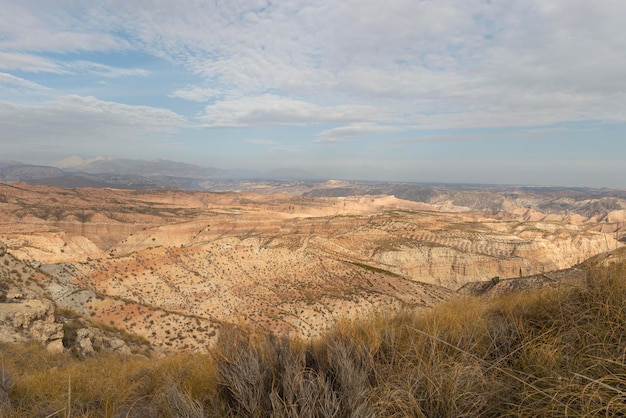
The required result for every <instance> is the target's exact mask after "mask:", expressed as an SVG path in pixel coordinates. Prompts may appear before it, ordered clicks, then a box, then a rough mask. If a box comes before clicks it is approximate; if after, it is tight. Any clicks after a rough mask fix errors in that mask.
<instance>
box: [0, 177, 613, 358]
mask: <svg viewBox="0 0 626 418" xmlns="http://www.w3.org/2000/svg"><path fill="white" fill-rule="evenodd" d="M330 186H332V187H338V186H342V187H344V186H345V185H343V184H336V183H333V184H331V185H330ZM481 193H482V192H481ZM484 199H486V197H485V196H483V195H482V194H480V193H479V194H478V195H477V196H476V197H475V199H474V200H475V201H476V202H478V203H476V205H477V206H480V205H481V204H482V203H480V202H483V201H484ZM523 199H530V198H527V197H524V196H517V197H516V200H523ZM470 200H471V199H469V198H468V197H466V198H464V199H462V200H459V199H457V200H456V201H454V200H452V201H450V200H447V201H438V202H437V203H432V202H431V203H425V202H416V201H409V200H403V199H399V198H397V197H394V196H389V195H384V194H380V195H354V196H344V197H310V196H302V195H290V194H273V195H270V194H255V193H230V192H229V193H207V192H186V191H180V190H158V191H128V190H126V191H123V190H114V189H72V190H67V189H57V188H51V187H44V186H28V185H23V184H13V185H0V213H1V215H2V219H3V221H2V222H0V242H3V243H4V244H5V245H6V247H7V249H6V251H7V253H8V254H9V255H10V256H11V257H15V259H16V260H20V262H23V263H27V264H29V265H32V266H36V267H37V268H38V269H39V271H40V272H41V275H38V276H36V277H35V278H34V279H33V280H34V281H35V282H37V283H38V284H39V285H40V286H41V288H42V289H45V292H47V294H48V295H49V296H50V297H51V298H52V299H53V300H54V301H55V303H57V304H58V305H59V306H62V307H65V308H68V309H71V310H73V311H76V312H78V313H80V314H81V315H83V316H84V317H85V318H88V319H89V318H90V319H95V320H98V321H100V322H101V323H104V324H107V325H108V326H115V327H118V328H121V329H123V330H125V331H127V332H129V333H132V334H136V335H139V336H141V337H143V338H145V339H147V340H148V341H150V342H151V343H153V344H155V345H157V346H159V347H161V348H163V349H170V350H194V351H202V350H205V349H206V348H207V347H208V346H209V345H210V344H211V342H212V341H213V340H214V339H215V337H216V335H217V334H218V333H219V329H220V327H221V326H222V324H224V323H231V322H240V323H244V324H248V325H251V326H253V327H258V328H262V329H266V330H270V331H273V332H277V333H292V334H297V335H300V336H303V337H312V336H316V335H319V334H320V333H321V332H323V331H324V330H326V329H328V328H329V327H330V326H332V325H333V324H334V323H336V321H337V320H338V319H340V318H350V317H359V316H362V315H364V314H367V313H370V312H372V311H375V310H377V309H394V308H399V307H402V306H412V307H418V308H420V307H421V308H427V307H430V306H433V305H434V304H436V303H439V302H440V301H442V300H446V299H449V298H450V297H453V296H454V295H455V291H456V290H457V289H458V288H460V287H462V286H464V285H466V284H467V283H470V282H474V281H481V280H489V279H491V278H493V277H496V276H497V277H500V278H502V279H507V278H516V277H520V276H528V275H533V274H545V273H548V272H550V271H553V270H556V269H564V268H569V267H571V266H574V265H576V264H578V263H580V262H581V261H583V260H585V259H587V258H589V257H591V256H594V255H596V254H599V253H602V252H605V251H610V250H614V249H616V248H619V247H621V246H622V244H621V242H619V240H618V239H616V238H619V236H618V234H616V231H619V225H620V222H621V219H622V218H621V217H620V216H619V215H620V213H621V212H619V210H615V211H611V212H607V213H605V214H604V215H599V214H595V215H593V216H591V217H585V216H584V215H582V214H578V213H575V214H572V213H571V212H569V211H567V210H563V211H562V212H560V213H548V214H545V213H542V212H540V211H539V210H538V206H539V205H538V204H535V205H534V206H531V207H530V208H529V207H525V208H520V207H511V208H510V211H496V212H493V211H485V210H475V209H473V208H470V207H466V206H458V205H457V204H460V203H463V204H465V203H468V202H470ZM527 201H529V200H527ZM85 329H87V328H85ZM86 335H89V332H87V331H81V333H80V336H79V335H78V334H76V338H77V339H78V340H79V341H85V339H84V337H85V336H86ZM88 338H89V340H90V342H91V344H92V346H94V347H95V346H96V345H97V342H96V338H95V337H91V336H90V337H88ZM78 345H79V346H82V345H85V347H87V348H86V350H88V346H89V344H87V343H86V342H85V343H84V344H81V343H79V344H78ZM105 345H106V344H105Z"/></svg>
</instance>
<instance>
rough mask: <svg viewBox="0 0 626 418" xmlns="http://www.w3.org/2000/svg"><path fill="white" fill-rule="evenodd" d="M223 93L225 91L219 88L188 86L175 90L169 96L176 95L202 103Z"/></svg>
mask: <svg viewBox="0 0 626 418" xmlns="http://www.w3.org/2000/svg"><path fill="white" fill-rule="evenodd" d="M222 95H223V92H222V91H220V90H218V89H214V88H204V87H196V86H189V87H187V88H184V89H178V90H176V91H174V92H173V93H172V94H170V95H169V97H176V98H179V99H184V100H190V101H192V102H200V103H202V102H207V101H209V100H210V99H212V98H215V97H221V96H222Z"/></svg>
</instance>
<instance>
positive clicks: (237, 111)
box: [201, 94, 380, 127]
mask: <svg viewBox="0 0 626 418" xmlns="http://www.w3.org/2000/svg"><path fill="white" fill-rule="evenodd" d="M379 117H380V114H379V112H377V110H376V109H375V108H374V107H370V106H359V105H340V106H319V105H315V104H312V103H309V102H306V101H303V100H297V99H291V98H287V97H281V96H277V95H271V94H266V95H262V96H250V97H243V98H239V99H231V100H221V101H218V102H216V103H215V104H212V105H208V106H206V108H205V112H204V115H203V116H202V118H201V119H202V120H203V121H204V126H205V127H259V126H281V125H316V124H322V123H339V122H343V123H345V122H355V121H361V120H363V119H372V120H376V119H378V118H379Z"/></svg>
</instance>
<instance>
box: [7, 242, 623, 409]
mask: <svg viewBox="0 0 626 418" xmlns="http://www.w3.org/2000/svg"><path fill="white" fill-rule="evenodd" d="M578 269H579V270H580V271H581V272H582V273H583V274H582V276H581V277H580V278H579V279H580V280H577V281H576V282H571V283H564V284H561V285H557V286H556V287H554V288H550V289H542V290H534V291H525V292H518V293H513V294H508V295H500V296H497V295H496V296H494V297H492V298H488V299H485V298H478V297H469V296H468V297H463V298H460V299H459V298H457V299H455V300H452V301H449V302H444V303H442V304H439V305H438V306H436V307H435V308H434V309H432V310H429V311H415V310H412V309H408V310H403V311H401V312H395V313H394V312H381V313H378V314H377V315H374V316H369V317H367V318H361V319H360V320H358V321H354V322H349V323H347V322H342V323H340V324H339V325H338V326H335V327H333V328H332V329H331V330H330V331H328V332H326V333H324V334H323V335H321V336H320V337H318V338H315V339H313V340H308V341H303V340H300V339H297V338H278V337H276V336H275V335H273V334H263V333H260V334H259V333H256V332H254V331H251V330H249V329H241V328H231V327H226V328H224V329H223V330H222V332H221V334H220V337H219V340H218V341H217V344H216V345H215V346H214V347H213V348H212V349H211V350H210V351H209V353H208V354H207V355H201V354H194V355H185V354H179V355H173V356H169V357H167V358H164V359H161V360H155V359H150V360H148V359H146V358H145V357H142V356H131V357H129V356H124V357H121V356H120V355H118V354H109V353H97V354H96V355H94V356H93V357H91V358H90V359H88V360H86V361H78V360H75V359H72V358H70V357H67V356H66V355H59V354H56V355H54V354H50V353H47V352H45V351H44V350H43V349H42V348H40V347H39V346H37V345H28V346H24V345H13V344H0V352H1V353H2V358H3V362H2V364H1V365H0V367H1V370H0V411H1V412H2V414H3V416H6V417H22V416H50V415H54V414H64V415H65V416H69V415H71V416H77V417H78V416H81V417H87V416H106V417H118V416H119V417H121V416H125V417H147V416H172V417H183V416H185V417H222V416H253V417H262V416H274V417H311V416H337V417H349V416H372V417H373V416H386V417H387V416H388V417H405V416H420V417H421V416H423V417H431V416H437V417H463V416H466V417H474V416H486V417H492V416H493V417H496V416H497V417H501V416H589V417H591V416H623V415H624V414H625V413H626V406H625V405H626V378H625V376H624V370H625V369H626V344H625V342H626V306H625V305H624V303H625V301H626V257H625V255H624V251H623V250H620V251H617V252H613V253H612V254H610V255H609V256H603V257H602V258H599V259H598V258H596V259H593V260H590V261H589V262H587V263H584V264H582V265H580V266H578Z"/></svg>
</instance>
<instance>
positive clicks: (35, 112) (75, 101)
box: [0, 95, 186, 146]
mask: <svg viewBox="0 0 626 418" xmlns="http://www.w3.org/2000/svg"><path fill="white" fill-rule="evenodd" d="M185 124H186V121H185V119H184V118H183V117H182V116H180V115H178V114H176V113H174V112H172V111H170V110H167V109H159V108H153V107H148V106H130V105H124V104H120V103H114V102H107V101H102V100H98V99H96V98H94V97H82V96H75V95H74V96H64V97H61V98H59V99H58V100H55V101H50V102H44V103H40V104H34V105H32V104H31V105H16V104H11V103H6V102H0V132H2V136H1V138H0V143H4V144H12V145H15V144H16V143H20V144H21V146H28V145H29V144H33V143H41V142H45V143H48V144H52V143H63V144H70V143H71V144H82V145H87V144H90V143H91V144H96V143H98V142H99V141H105V142H111V141H112V142H118V143H119V142H124V141H138V140H142V138H147V137H149V136H151V135H159V134H166V135H167V134H172V133H173V132H175V131H176V129H178V128H180V127H183V126H185Z"/></svg>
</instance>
